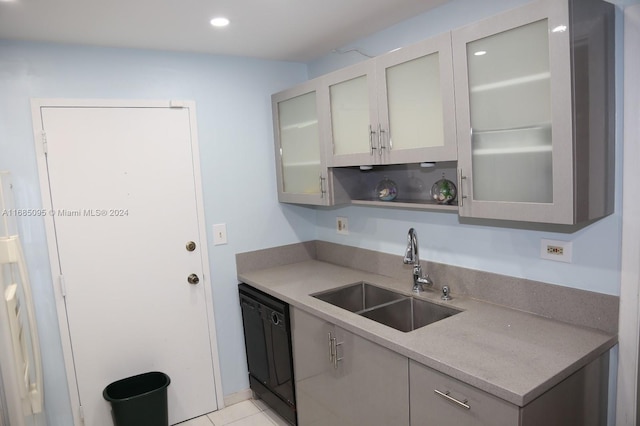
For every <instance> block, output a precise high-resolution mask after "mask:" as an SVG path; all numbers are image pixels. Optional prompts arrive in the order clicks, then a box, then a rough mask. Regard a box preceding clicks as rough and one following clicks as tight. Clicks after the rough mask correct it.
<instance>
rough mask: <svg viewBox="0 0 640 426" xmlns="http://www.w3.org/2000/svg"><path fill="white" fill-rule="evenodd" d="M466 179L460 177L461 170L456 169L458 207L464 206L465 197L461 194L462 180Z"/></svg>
mask: <svg viewBox="0 0 640 426" xmlns="http://www.w3.org/2000/svg"><path fill="white" fill-rule="evenodd" d="M463 179H467V177H466V176H463V175H462V169H458V207H462V205H463V204H464V201H463V200H464V199H465V198H467V196H466V195H463V193H462V180H463Z"/></svg>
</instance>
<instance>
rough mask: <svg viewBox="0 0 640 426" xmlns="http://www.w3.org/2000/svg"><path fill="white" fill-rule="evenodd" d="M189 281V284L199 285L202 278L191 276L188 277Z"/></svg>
mask: <svg viewBox="0 0 640 426" xmlns="http://www.w3.org/2000/svg"><path fill="white" fill-rule="evenodd" d="M187 281H188V282H189V284H198V283H199V282H200V278H198V276H197V275H196V274H191V275H189V276H188V277H187Z"/></svg>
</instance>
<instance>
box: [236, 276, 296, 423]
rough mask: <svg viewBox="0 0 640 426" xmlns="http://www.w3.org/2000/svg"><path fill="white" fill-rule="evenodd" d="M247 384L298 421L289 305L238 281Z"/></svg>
mask: <svg viewBox="0 0 640 426" xmlns="http://www.w3.org/2000/svg"><path fill="white" fill-rule="evenodd" d="M238 291H239V293H240V306H241V308H242V323H243V327H244V340H245V347H246V351H247V364H248V366H249V386H250V387H251V390H252V391H253V392H254V393H255V394H256V396H257V397H259V398H260V399H262V400H263V401H264V402H265V403H266V404H267V405H269V406H270V407H271V408H273V410H274V411H276V412H277V413H278V414H280V415H281V416H282V417H283V418H285V419H286V420H287V421H289V422H290V423H291V424H294V425H295V424H297V421H296V401H295V389H294V380H293V358H292V350H291V323H290V319H289V305H288V304H287V303H285V302H283V301H281V300H279V299H276V298H274V297H272V296H270V295H268V294H266V293H264V292H262V291H260V290H257V289H255V288H253V287H251V286H249V285H247V284H244V283H242V284H239V285H238Z"/></svg>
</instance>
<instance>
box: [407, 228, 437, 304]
mask: <svg viewBox="0 0 640 426" xmlns="http://www.w3.org/2000/svg"><path fill="white" fill-rule="evenodd" d="M403 262H404V263H405V264H407V265H408V264H413V292H414V293H420V290H424V288H423V286H424V285H426V286H429V287H431V286H433V281H431V279H430V278H429V274H426V275H423V274H422V266H421V265H420V255H419V254H418V233H417V232H416V230H415V229H413V228H411V229H409V234H408V235H407V250H406V252H405V254H404V259H403Z"/></svg>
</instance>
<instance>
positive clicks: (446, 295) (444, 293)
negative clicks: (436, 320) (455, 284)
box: [440, 285, 451, 300]
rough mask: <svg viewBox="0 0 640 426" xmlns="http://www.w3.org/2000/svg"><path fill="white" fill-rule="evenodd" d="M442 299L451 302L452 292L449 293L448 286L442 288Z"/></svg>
mask: <svg viewBox="0 0 640 426" xmlns="http://www.w3.org/2000/svg"><path fill="white" fill-rule="evenodd" d="M440 299H442V300H451V295H450V291H449V286H448V285H443V286H442V296H440Z"/></svg>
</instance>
